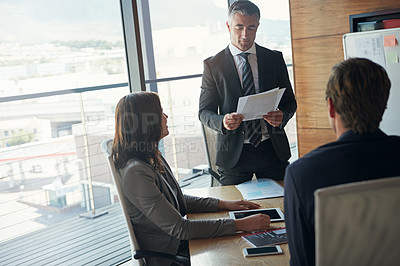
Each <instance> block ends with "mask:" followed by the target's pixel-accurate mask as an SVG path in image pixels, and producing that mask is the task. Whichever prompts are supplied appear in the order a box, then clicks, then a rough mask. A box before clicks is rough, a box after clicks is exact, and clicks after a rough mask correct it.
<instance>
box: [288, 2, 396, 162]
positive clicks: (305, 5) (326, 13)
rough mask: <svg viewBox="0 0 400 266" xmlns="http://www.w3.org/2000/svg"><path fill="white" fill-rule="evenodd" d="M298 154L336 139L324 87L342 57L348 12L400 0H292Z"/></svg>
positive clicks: (388, 6) (379, 7)
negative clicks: (331, 71)
mask: <svg viewBox="0 0 400 266" xmlns="http://www.w3.org/2000/svg"><path fill="white" fill-rule="evenodd" d="M289 4H290V17H291V18H290V20H291V36H292V49H293V72H294V88H295V91H296V98H297V103H298V109H297V114H296V119H297V138H298V149H299V156H300V157H301V156H303V155H304V154H306V153H307V152H309V151H311V150H313V149H314V148H316V147H318V146H320V145H323V144H325V143H327V142H330V141H333V140H335V139H336V136H335V134H334V133H333V132H332V130H331V129H330V124H329V119H328V115H327V106H326V102H325V89H326V83H327V80H328V77H329V73H330V70H331V68H332V66H333V65H334V64H336V63H338V62H340V61H342V60H343V58H344V55H343V43H342V36H343V34H345V33H348V32H349V15H353V14H360V13H368V12H374V11H380V10H386V9H394V8H400V0H383V1H376V0H340V1H338V0H289Z"/></svg>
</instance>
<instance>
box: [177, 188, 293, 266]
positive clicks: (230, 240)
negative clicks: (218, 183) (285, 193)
mask: <svg viewBox="0 0 400 266" xmlns="http://www.w3.org/2000/svg"><path fill="white" fill-rule="evenodd" d="M184 193H185V194H188V195H194V196H199V197H215V198H219V199H224V200H238V199H243V197H242V194H241V193H240V192H239V190H237V188H236V187H235V186H223V187H210V188H197V189H196V188H193V189H186V190H185V191H184ZM254 202H257V203H258V204H260V205H261V208H280V209H281V210H282V211H283V197H279V198H270V199H262V200H255V201H254ZM228 217H229V216H228V212H227V211H224V212H216V213H196V214H188V218H189V219H194V220H196V219H218V218H228ZM280 227H285V223H284V222H275V223H271V228H280ZM241 235H243V234H236V235H235V236H226V237H217V238H211V239H196V240H190V241H189V248H190V259H191V263H192V265H193V266H198V265H218V266H221V265H272V266H273V265H277V266H278V265H279V266H282V265H289V258H290V255H289V250H288V244H287V243H285V244H280V246H281V248H282V250H283V254H279V255H268V256H258V257H248V258H244V257H243V254H242V249H243V248H246V247H251V245H250V244H249V243H247V242H246V241H245V240H243V239H242V238H241Z"/></svg>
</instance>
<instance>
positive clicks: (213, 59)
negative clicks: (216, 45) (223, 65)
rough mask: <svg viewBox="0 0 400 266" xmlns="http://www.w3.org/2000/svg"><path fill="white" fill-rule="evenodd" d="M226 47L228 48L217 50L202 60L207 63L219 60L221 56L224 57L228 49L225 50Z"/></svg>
mask: <svg viewBox="0 0 400 266" xmlns="http://www.w3.org/2000/svg"><path fill="white" fill-rule="evenodd" d="M227 49H228V48H225V49H223V50H221V51H219V52H218V53H217V54H215V55H213V56H210V57H208V58H206V59H205V60H204V61H205V62H209V63H215V62H219V61H221V60H222V59H223V58H225V56H226V53H227V52H228V51H229V49H228V51H227Z"/></svg>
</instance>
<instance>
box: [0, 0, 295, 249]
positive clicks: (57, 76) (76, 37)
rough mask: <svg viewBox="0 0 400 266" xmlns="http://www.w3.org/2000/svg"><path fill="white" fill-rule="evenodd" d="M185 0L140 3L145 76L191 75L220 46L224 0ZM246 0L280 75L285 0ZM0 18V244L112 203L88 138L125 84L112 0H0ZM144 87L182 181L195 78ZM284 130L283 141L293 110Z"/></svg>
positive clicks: (195, 136)
mask: <svg viewBox="0 0 400 266" xmlns="http://www.w3.org/2000/svg"><path fill="white" fill-rule="evenodd" d="M189 2H190V4H187V3H188V2H187V1H186V0H171V1H162V0H149V1H148V4H149V14H147V15H146V14H144V15H145V16H148V18H149V20H150V22H151V38H152V44H153V46H152V47H145V49H144V50H146V49H147V50H149V51H152V53H153V54H154V61H152V60H149V59H148V58H147V56H146V54H145V53H144V61H145V65H146V66H148V65H150V66H151V67H154V69H155V73H156V77H155V78H156V79H162V78H170V77H180V76H185V75H195V74H202V71H203V60H204V59H206V58H207V57H209V56H212V55H214V54H216V53H217V52H219V51H220V50H222V49H224V48H225V47H226V46H227V45H228V43H229V33H228V30H227V27H226V25H225V22H226V17H227V1H225V0H201V1H194V0H191V1H189ZM253 2H254V3H256V4H257V5H258V6H259V7H260V10H261V15H262V18H261V25H260V27H259V29H258V36H257V39H256V42H257V43H258V44H260V45H262V46H265V47H267V48H270V49H274V50H280V51H282V52H283V54H284V58H285V61H286V63H287V64H289V66H288V70H289V73H290V75H292V68H291V63H292V60H291V44H290V29H289V8H288V3H287V1H272V0H268V1H267V0H257V1H253ZM277 2H278V3H277ZM0 15H1V16H0V24H1V30H0V113H1V116H0V220H1V223H0V243H1V242H4V241H11V240H12V239H13V238H16V237H18V236H21V235H24V234H28V233H30V232H33V231H36V230H40V229H43V228H46V227H47V226H49V225H52V224H56V223H58V222H60V221H62V220H65V219H68V218H70V217H74V216H77V215H79V214H82V213H86V212H93V211H94V210H98V209H100V210H101V208H102V207H104V206H107V205H110V204H113V203H116V202H118V199H117V197H116V192H115V188H114V185H113V182H112V179H111V177H110V174H109V169H108V166H107V164H106V160H105V157H104V155H103V154H102V151H101V148H100V145H101V142H102V141H103V140H105V139H107V138H111V137H112V136H113V129H114V112H115V106H116V104H117V102H118V100H119V99H120V98H121V97H122V96H123V95H125V94H127V93H129V88H128V86H127V85H126V84H127V82H128V77H127V65H126V59H125V47H124V37H123V31H122V22H121V11H120V4H119V1H118V0H102V1H97V0H68V1H61V0H39V1H24V0H5V1H1V2H0ZM142 34H143V33H142ZM149 79H154V77H149V76H146V80H149ZM149 84H150V83H149V82H148V84H147V87H148V88H147V89H149V86H150V85H149ZM153 84H156V88H157V92H158V93H159V95H160V98H161V102H162V106H163V109H164V111H165V113H166V114H168V116H169V119H168V126H169V129H170V135H169V136H168V137H166V138H165V139H164V140H163V142H162V143H161V145H162V147H161V150H162V151H163V153H164V155H165V157H166V159H167V161H168V162H169V163H170V165H171V167H172V168H173V171H174V173H175V175H176V178H177V179H182V178H184V177H187V176H189V175H191V174H192V172H193V171H192V169H193V168H195V167H200V168H201V167H205V165H206V164H207V158H206V154H205V147H204V141H203V137H202V133H201V128H200V122H199V120H198V117H197V111H198V98H199V95H200V85H201V77H196V78H189V79H179V80H172V81H165V82H155V83H153ZM292 84H293V82H292ZM286 130H287V132H288V136H289V139H290V142H291V144H292V145H294V146H295V145H296V131H295V118H292V119H291V122H290V123H289V124H288V126H287V129H286ZM292 150H295V149H292ZM296 156H297V155H296V154H295V156H294V157H296ZM91 199H93V200H91ZM82 219H84V218H82Z"/></svg>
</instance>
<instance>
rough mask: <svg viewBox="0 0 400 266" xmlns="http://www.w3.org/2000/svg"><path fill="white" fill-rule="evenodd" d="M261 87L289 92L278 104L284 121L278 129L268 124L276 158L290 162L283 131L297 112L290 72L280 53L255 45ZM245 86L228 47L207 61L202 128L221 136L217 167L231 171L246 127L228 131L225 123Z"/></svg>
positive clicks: (264, 89) (201, 95)
mask: <svg viewBox="0 0 400 266" xmlns="http://www.w3.org/2000/svg"><path fill="white" fill-rule="evenodd" d="M256 53H257V62H258V79H259V81H258V83H259V88H260V92H264V91H268V90H271V89H274V88H276V87H281V88H286V90H285V93H284V94H283V96H282V99H281V101H280V103H279V110H281V111H282V112H283V121H282V123H281V125H280V126H279V127H272V126H271V125H270V124H268V123H266V122H265V124H266V126H267V130H268V134H269V136H270V137H271V141H272V145H273V147H274V149H275V152H276V154H277V155H278V157H279V159H280V160H281V161H282V162H286V161H287V160H288V159H289V158H290V147H289V141H288V139H287V136H286V134H285V131H284V127H285V125H286V124H287V122H288V121H289V119H290V118H291V117H292V116H293V115H294V113H295V111H296V109H297V103H296V99H295V97H294V93H293V90H292V86H291V84H290V80H289V76H288V72H287V68H286V64H285V61H284V60H283V56H282V53H281V52H278V51H272V50H269V49H267V48H264V47H262V46H259V45H257V44H256ZM241 96H243V92H242V85H241V84H240V79H239V75H238V73H237V70H236V66H235V62H234V61H233V57H232V54H231V52H230V50H229V47H226V48H225V50H223V51H221V52H219V53H218V54H216V55H215V56H213V57H210V58H207V59H206V60H204V72H203V80H202V84H201V94H200V102H199V119H200V121H201V122H202V123H203V125H205V126H207V127H209V128H211V129H213V130H215V131H217V132H219V133H220V134H219V135H218V138H217V165H218V166H221V167H224V168H232V167H234V166H235V165H236V163H237V161H238V160H239V157H240V154H241V153H242V148H243V142H244V130H243V123H242V124H241V125H240V127H239V128H237V129H235V130H231V131H228V130H226V129H225V128H224V127H223V125H222V121H223V118H224V116H225V114H228V113H232V112H236V108H237V103H238V100H239V97H241Z"/></svg>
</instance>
